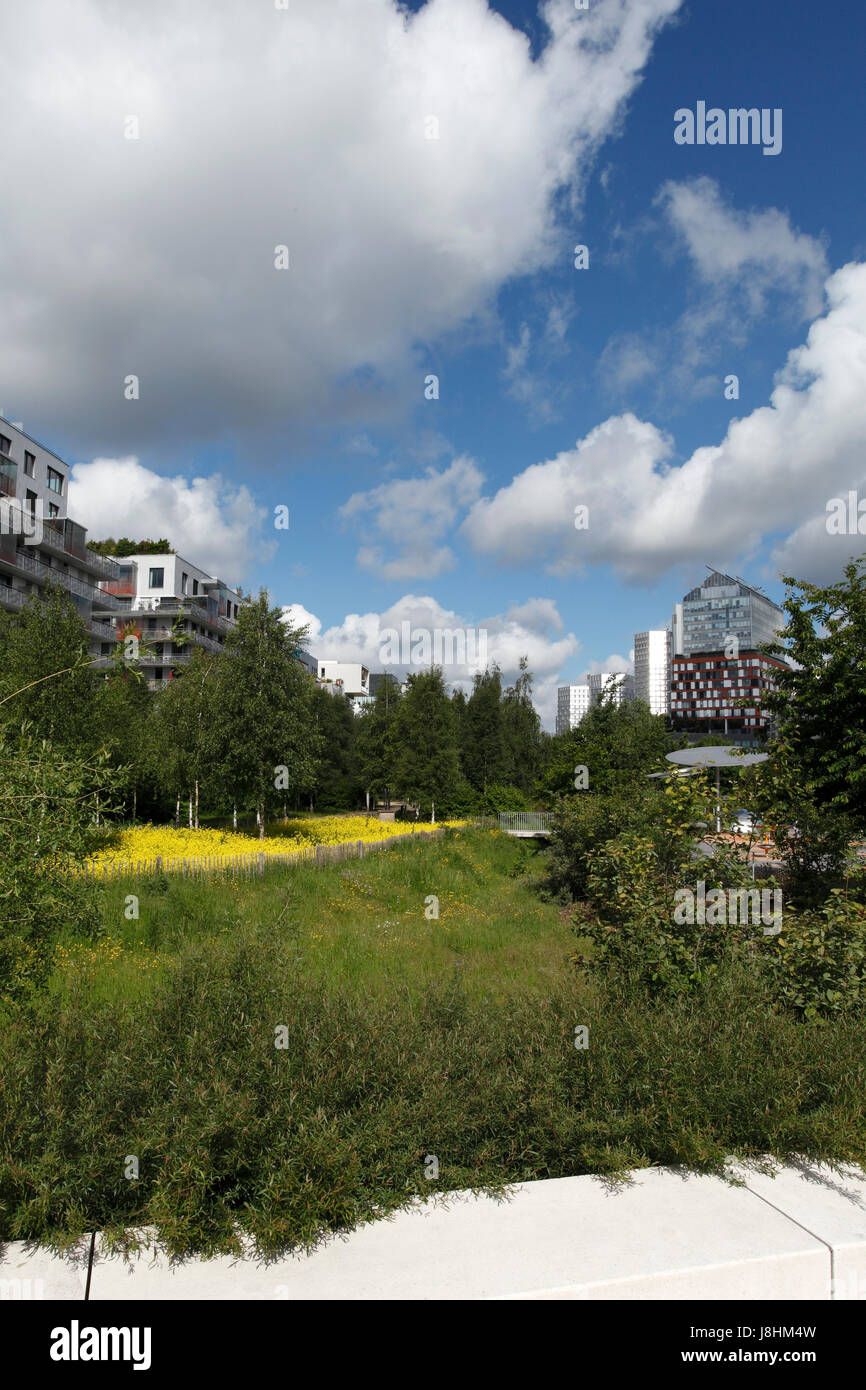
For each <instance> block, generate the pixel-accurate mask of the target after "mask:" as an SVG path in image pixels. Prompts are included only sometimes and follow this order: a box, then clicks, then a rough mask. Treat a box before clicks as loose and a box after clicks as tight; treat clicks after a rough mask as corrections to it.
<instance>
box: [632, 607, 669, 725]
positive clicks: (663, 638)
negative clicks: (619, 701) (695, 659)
mask: <svg viewBox="0 0 866 1390" xmlns="http://www.w3.org/2000/svg"><path fill="white" fill-rule="evenodd" d="M634 696H635V699H636V700H645V701H646V703H647V704H648V705H649V707H650V712H651V713H652V714H669V713H670V708H671V634H670V632H668V631H667V630H666V629H664V628H656V629H654V630H652V631H649V632H636V633H635V635H634Z"/></svg>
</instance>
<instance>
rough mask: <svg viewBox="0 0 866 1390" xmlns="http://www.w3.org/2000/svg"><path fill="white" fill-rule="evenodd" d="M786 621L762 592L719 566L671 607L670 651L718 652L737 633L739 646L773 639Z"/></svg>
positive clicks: (748, 647)
mask: <svg viewBox="0 0 866 1390" xmlns="http://www.w3.org/2000/svg"><path fill="white" fill-rule="evenodd" d="M784 625H785V614H784V612H783V611H782V609H781V608H780V607H779V606H778V604H776V603H773V602H772V600H771V599H768V598H767V597H766V595H765V594H762V593H759V592H758V590H757V589H753V588H752V586H751V585H750V584H745V583H744V582H743V580H742V579H735V578H733V577H732V576H731V575H729V574H722V573H721V571H720V570H710V573H709V574H708V575H707V577H706V579H705V580H704V581H703V582H702V583H701V584H700V585H699V586H698V587H697V588H696V589H692V590H691V592H690V593H688V594H686V596H685V598H684V599H683V601H682V603H681V604H680V603H678V604H677V605H676V607H675V608H674V616H673V623H672V634H673V643H674V645H673V655H675V656H691V655H692V653H693V652H720V651H724V649H725V646H726V645H727V644H729V643H730V640H731V638H732V637H736V639H737V641H738V643H739V647H740V650H754V649H755V648H756V647H760V646H762V645H763V644H764V643H766V642H772V641H774V640H775V639H776V636H777V634H778V632H779V631H780V629H781V628H783V627H784Z"/></svg>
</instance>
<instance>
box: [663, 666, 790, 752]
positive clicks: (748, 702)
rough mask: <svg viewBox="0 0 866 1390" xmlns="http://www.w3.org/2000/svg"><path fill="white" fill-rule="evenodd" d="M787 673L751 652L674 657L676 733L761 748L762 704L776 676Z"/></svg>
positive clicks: (766, 718)
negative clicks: (686, 732) (728, 739)
mask: <svg viewBox="0 0 866 1390" xmlns="http://www.w3.org/2000/svg"><path fill="white" fill-rule="evenodd" d="M787 669H788V668H787V667H786V665H785V663H784V662H783V661H778V660H777V659H776V658H775V657H771V656H764V655H762V653H761V652H758V651H755V650H748V651H741V652H740V654H739V656H737V657H726V656H725V653H724V652H693V653H692V655H691V656H675V657H674V658H673V661H672V669H671V719H672V720H673V721H674V723H675V724H676V726H677V727H678V728H682V729H691V730H697V731H699V732H700V733H707V734H725V735H729V736H732V737H733V738H734V739H735V741H737V740H739V741H742V742H748V741H755V742H759V741H760V740H761V738H762V737H763V735H764V734H766V733H767V732H768V730H769V727H770V717H769V715H768V714H767V713H766V712H762V710H761V704H762V701H763V698H764V696H765V695H766V694H767V692H768V691H770V690H773V689H774V688H775V672H776V671H785V670H787Z"/></svg>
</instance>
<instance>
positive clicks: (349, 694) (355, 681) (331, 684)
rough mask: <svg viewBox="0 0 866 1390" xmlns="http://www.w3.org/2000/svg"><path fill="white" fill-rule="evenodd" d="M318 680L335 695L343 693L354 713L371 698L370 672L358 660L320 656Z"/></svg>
mask: <svg viewBox="0 0 866 1390" xmlns="http://www.w3.org/2000/svg"><path fill="white" fill-rule="evenodd" d="M318 680H319V684H320V685H323V686H325V688H326V689H330V690H331V691H332V692H333V693H334V694H335V695H345V696H346V698H347V699H348V700H349V701H350V702H351V705H352V708H353V709H354V710H355V713H357V712H358V710H359V709H363V707H364V705H365V704H369V703H370V701H371V700H372V699H373V696H372V694H371V691H370V672H369V671H368V670H367V667H366V666H363V665H362V664H361V662H360V661H331V660H328V659H324V660H323V659H322V658H321V657H320V658H319V672H318Z"/></svg>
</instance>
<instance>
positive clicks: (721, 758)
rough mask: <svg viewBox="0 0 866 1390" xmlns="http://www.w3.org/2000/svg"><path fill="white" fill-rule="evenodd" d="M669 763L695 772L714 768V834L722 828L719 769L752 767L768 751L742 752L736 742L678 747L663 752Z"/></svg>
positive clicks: (765, 755) (763, 759)
mask: <svg viewBox="0 0 866 1390" xmlns="http://www.w3.org/2000/svg"><path fill="white" fill-rule="evenodd" d="M665 756H666V758H667V760H668V762H669V763H678V764H680V765H681V766H683V767H689V768H692V769H693V770H694V771H695V772H697V771H699V770H700V769H701V768H702V767H714V768H715V769H716V834H718V833H719V831H720V830H721V828H722V813H721V799H722V798H721V791H720V788H719V771H720V769H721V768H723V767H734V768H744V767H753V766H754V765H755V763H765V762H766V761H767V759H768V758H769V756H770V755H769V753H744V752H743V751H742V750H741V749H740V748H738V747H737V745H736V744H725V745H724V746H722V747H720V748H680V749H679V750H678V751H677V752H676V753H667V754H665Z"/></svg>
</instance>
